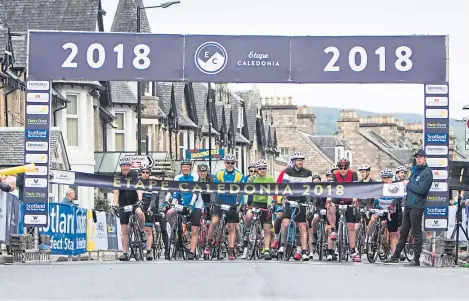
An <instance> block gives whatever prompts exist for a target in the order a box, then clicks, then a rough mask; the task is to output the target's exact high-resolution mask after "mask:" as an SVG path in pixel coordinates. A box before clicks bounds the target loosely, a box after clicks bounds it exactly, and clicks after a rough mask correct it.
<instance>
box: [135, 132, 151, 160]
mask: <svg viewBox="0 0 469 301" xmlns="http://www.w3.org/2000/svg"><path fill="white" fill-rule="evenodd" d="M149 128H150V127H149V126H148V125H142V141H141V144H142V154H146V153H147V147H148V146H147V135H148V140H150V132H149ZM135 137H136V138H135V139H136V141H138V132H136V133H135ZM148 142H150V141H148ZM136 149H138V142H137V146H136ZM148 151H150V150H148Z"/></svg>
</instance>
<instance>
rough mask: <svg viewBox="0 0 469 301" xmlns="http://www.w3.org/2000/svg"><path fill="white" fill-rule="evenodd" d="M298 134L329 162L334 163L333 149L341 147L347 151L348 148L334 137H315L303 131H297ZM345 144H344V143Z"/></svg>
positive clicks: (342, 141)
mask: <svg viewBox="0 0 469 301" xmlns="http://www.w3.org/2000/svg"><path fill="white" fill-rule="evenodd" d="M298 132H299V134H300V135H301V136H302V137H303V138H304V139H305V140H306V142H308V143H309V144H310V145H312V146H313V147H315V148H317V150H319V151H320V152H322V153H323V154H324V155H325V156H326V157H327V158H328V159H329V160H330V161H332V162H334V161H335V148H336V147H337V146H343V147H344V149H346V150H349V149H350V147H349V146H348V144H347V143H346V142H345V141H344V140H340V139H339V138H337V137H334V136H316V135H311V134H310V133H307V132H304V131H298ZM344 142H345V143H344Z"/></svg>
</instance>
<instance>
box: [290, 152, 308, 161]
mask: <svg viewBox="0 0 469 301" xmlns="http://www.w3.org/2000/svg"><path fill="white" fill-rule="evenodd" d="M304 159H305V155H303V153H302V152H294V153H293V154H291V156H290V160H291V161H295V160H304Z"/></svg>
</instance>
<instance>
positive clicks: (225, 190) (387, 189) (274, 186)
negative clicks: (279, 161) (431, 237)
mask: <svg viewBox="0 0 469 301" xmlns="http://www.w3.org/2000/svg"><path fill="white" fill-rule="evenodd" d="M75 185H78V186H88V187H98V188H110V189H122V190H147V191H169V192H174V191H180V192H193V193H220V194H242V195H272V196H273V195H282V196H311V197H332V198H363V199H364V198H374V197H381V196H389V197H396V198H398V197H403V196H404V195H405V186H404V185H403V184H402V183H393V184H382V183H362V182H355V183H340V184H339V183H291V184H286V183H281V184H279V183H271V184H269V183H264V184H247V183H239V184H237V183H205V182H177V181H158V180H139V179H132V178H122V177H116V176H106V175H96V174H88V173H81V172H75Z"/></svg>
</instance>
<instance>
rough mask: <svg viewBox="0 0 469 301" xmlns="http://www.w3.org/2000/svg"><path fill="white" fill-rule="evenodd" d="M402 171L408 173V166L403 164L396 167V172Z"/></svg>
mask: <svg viewBox="0 0 469 301" xmlns="http://www.w3.org/2000/svg"><path fill="white" fill-rule="evenodd" d="M400 171H403V172H405V173H407V167H405V166H402V165H401V166H399V167H397V168H396V173H398V172H400Z"/></svg>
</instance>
